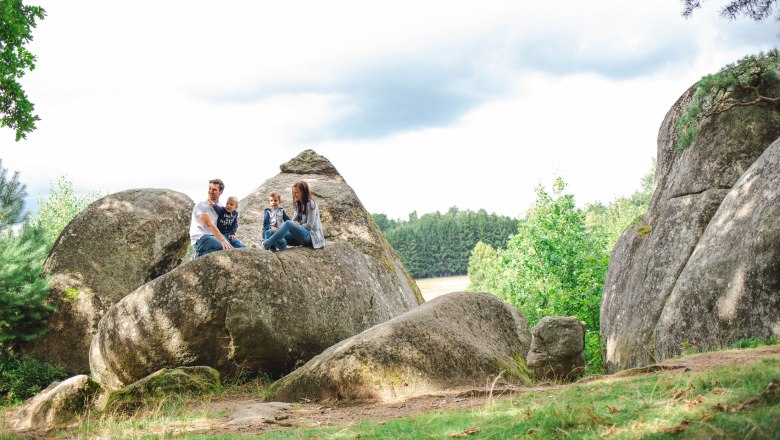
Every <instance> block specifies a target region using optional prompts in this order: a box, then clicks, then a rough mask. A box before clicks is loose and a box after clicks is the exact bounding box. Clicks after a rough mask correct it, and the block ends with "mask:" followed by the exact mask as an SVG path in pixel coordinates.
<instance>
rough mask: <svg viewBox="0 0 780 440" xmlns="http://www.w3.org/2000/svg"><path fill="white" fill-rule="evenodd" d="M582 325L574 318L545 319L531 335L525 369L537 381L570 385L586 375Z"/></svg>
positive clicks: (583, 325)
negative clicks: (547, 380) (559, 382)
mask: <svg viewBox="0 0 780 440" xmlns="http://www.w3.org/2000/svg"><path fill="white" fill-rule="evenodd" d="M584 351H585V324H584V323H583V322H582V321H580V320H579V319H577V318H575V317H563V316H546V317H544V318H542V319H541V320H540V321H539V322H538V323H537V324H536V327H534V329H533V331H532V332H531V349H530V350H529V351H528V368H530V369H531V370H532V371H533V374H534V379H537V380H544V379H550V380H556V381H558V380H563V381H573V380H574V379H576V378H578V377H580V376H581V375H582V374H583V373H584V372H585V354H584Z"/></svg>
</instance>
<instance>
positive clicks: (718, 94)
mask: <svg viewBox="0 0 780 440" xmlns="http://www.w3.org/2000/svg"><path fill="white" fill-rule="evenodd" d="M779 72H780V51H778V50H777V49H774V50H771V51H769V52H767V53H766V54H764V53H760V54H758V55H749V56H746V57H745V58H743V59H741V60H739V61H738V62H736V63H733V64H728V65H726V66H725V67H723V68H722V69H721V70H720V71H718V72H717V73H714V74H710V75H707V76H705V77H703V78H702V79H700V80H699V81H698V82H697V83H696V84H695V85H694V87H695V89H696V92H695V93H694V95H693V98H692V99H691V102H690V104H688V106H687V107H686V108H685V110H684V112H683V114H682V116H681V117H680V119H679V120H678V121H677V133H678V135H679V138H678V141H677V151H682V150H684V149H686V148H688V147H689V146H690V145H691V144H692V143H693V141H694V140H695V139H696V136H697V134H698V132H699V128H700V127H701V124H702V123H703V122H704V120H706V119H709V118H712V117H714V116H717V115H720V114H722V113H725V112H727V111H729V110H731V109H733V108H736V107H748V106H752V105H757V104H761V103H765V104H769V105H780V94H778V96H773V94H777V93H778V92H777V87H773V86H775V85H777V84H778V83H780V75H779ZM767 91H769V92H770V93H769V94H768V93H767Z"/></svg>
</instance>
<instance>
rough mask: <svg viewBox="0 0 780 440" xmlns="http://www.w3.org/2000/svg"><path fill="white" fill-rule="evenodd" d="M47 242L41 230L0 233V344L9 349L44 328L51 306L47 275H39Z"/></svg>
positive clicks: (41, 331)
mask: <svg viewBox="0 0 780 440" xmlns="http://www.w3.org/2000/svg"><path fill="white" fill-rule="evenodd" d="M47 253H48V246H47V243H46V239H45V238H44V233H43V230H42V229H40V228H37V227H33V226H25V227H24V228H22V232H21V234H20V235H18V236H17V235H13V234H11V233H10V231H8V232H4V233H2V235H0V348H2V349H3V351H9V350H12V349H13V348H14V347H15V346H17V345H19V344H20V343H22V342H27V341H31V340H33V339H35V338H36V337H38V336H39V335H41V334H43V333H44V332H45V331H46V318H47V316H48V314H49V313H50V312H51V311H52V310H53V307H51V306H49V305H47V304H46V297H47V296H48V295H49V279H48V278H44V277H43V276H42V272H43V263H44V261H45V260H46V255H47Z"/></svg>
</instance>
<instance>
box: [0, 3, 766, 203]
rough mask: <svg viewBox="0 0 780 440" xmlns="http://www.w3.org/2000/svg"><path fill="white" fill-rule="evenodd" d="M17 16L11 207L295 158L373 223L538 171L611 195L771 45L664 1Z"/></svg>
mask: <svg viewBox="0 0 780 440" xmlns="http://www.w3.org/2000/svg"><path fill="white" fill-rule="evenodd" d="M37 3H40V4H41V6H43V7H44V8H46V10H47V12H48V17H47V18H46V19H45V20H44V21H42V22H41V23H40V24H39V27H38V29H36V30H35V33H34V35H35V40H34V42H33V44H32V46H31V50H32V51H33V52H34V53H35V54H36V55H37V56H38V59H39V62H38V68H37V70H35V71H34V72H32V73H31V74H29V75H28V76H27V77H26V78H25V81H24V85H25V89H26V90H27V92H28V94H29V96H30V99H31V100H32V101H33V102H34V103H35V104H36V111H37V112H38V113H39V115H40V116H41V117H42V118H43V120H42V121H41V122H40V124H39V129H38V130H37V131H36V132H34V133H32V134H30V135H29V140H28V141H23V142H20V143H14V142H13V140H12V139H13V133H11V132H10V131H9V130H7V129H6V130H4V131H0V157H2V158H3V166H4V167H5V168H9V169H11V170H19V171H21V172H22V176H21V177H22V180H23V181H24V182H25V183H27V184H28V187H29V188H30V192H31V193H35V192H36V191H39V190H41V189H45V188H47V187H48V183H49V181H51V180H53V179H55V178H56V177H57V176H59V175H61V174H67V175H68V176H69V177H70V178H71V179H72V180H73V182H74V183H75V184H76V186H77V187H79V188H84V189H91V188H106V189H107V190H109V191H119V190H123V189H128V188H133V187H168V188H172V189H176V190H179V191H183V192H185V193H187V194H189V195H190V196H191V197H193V198H202V196H203V194H202V193H203V191H204V188H205V182H206V181H207V180H208V179H210V178H213V177H216V176H220V177H221V178H223V179H224V180H225V181H226V182H227V184H228V188H227V190H226V191H228V192H230V193H231V194H234V195H237V196H239V197H243V196H245V195H246V194H248V193H249V192H250V191H252V190H253V189H254V188H255V187H257V186H258V185H260V184H261V183H262V182H263V181H264V180H265V179H267V178H268V177H271V176H272V175H273V174H275V173H277V172H278V166H279V164H281V163H283V162H285V161H287V160H289V159H290V158H291V157H293V156H294V155H295V154H297V153H298V152H300V151H301V150H303V149H305V148H310V147H311V148H314V149H315V150H317V151H318V152H320V153H321V154H324V155H325V156H326V157H328V158H329V159H331V161H332V162H333V163H334V164H335V166H336V167H337V168H338V169H339V170H340V171H341V172H342V173H343V174H344V176H345V177H346V178H347V181H348V182H349V183H350V184H351V185H352V186H353V187H354V188H355V190H356V191H357V193H358V195H359V196H360V197H361V199H362V200H363V202H364V203H365V204H366V206H367V207H368V208H369V210H371V211H373V212H385V213H387V214H389V215H390V216H392V217H405V216H406V214H408V213H409V212H411V211H412V210H417V211H418V212H419V213H423V212H430V211H433V210H437V209H438V210H446V209H447V208H449V207H450V206H453V205H457V206H458V207H460V208H463V209H466V208H470V209H478V208H486V209H488V211H497V212H499V213H502V214H507V215H513V216H514V215H517V214H519V213H521V212H522V211H524V210H525V209H526V208H527V207H528V205H529V204H530V203H531V201H532V199H533V189H534V187H535V186H536V185H537V183H544V184H546V185H549V184H550V183H551V181H552V178H553V177H554V176H555V175H560V176H562V177H564V179H566V180H567V182H569V184H570V185H569V189H570V190H571V191H573V192H574V193H575V194H576V195H577V199H578V201H579V202H580V203H585V202H590V201H594V200H596V199H600V200H605V201H606V200H610V199H612V198H614V197H615V196H617V195H623V194H628V193H630V192H632V191H633V190H635V189H636V188H637V187H638V184H639V179H640V178H641V176H642V175H643V174H644V173H645V172H646V171H647V170H648V168H649V166H650V158H651V157H652V156H653V155H654V153H655V139H656V133H657V129H658V126H659V125H660V122H661V120H662V119H663V116H664V114H665V112H666V110H667V109H668V108H669V107H670V106H671V105H672V103H674V101H675V100H676V99H677V97H678V96H679V95H680V94H681V93H682V92H683V91H684V90H685V88H687V87H688V86H689V85H691V84H692V83H693V82H694V81H696V80H697V79H698V78H699V77H701V76H702V75H704V74H706V73H709V72H712V71H714V70H716V69H717V68H719V67H720V66H722V65H723V64H725V63H727V62H732V61H734V60H736V59H738V58H739V57H741V56H744V55H745V54H748V53H753V52H757V51H759V50H766V49H768V48H769V47H771V46H773V45H776V44H777V39H776V38H775V34H776V31H775V30H774V28H773V26H772V23H767V24H762V25H756V24H754V23H751V22H748V23H745V22H734V23H732V22H727V21H724V20H722V19H720V18H719V17H718V16H717V10H715V9H714V7H712V6H709V5H705V9H703V10H701V11H697V12H696V14H695V15H694V17H693V19H691V20H688V21H685V20H683V19H682V18H681V17H680V16H679V12H680V9H681V4H680V3H679V2H675V1H672V2H639V3H637V2H624V1H618V0H600V1H591V2H567V3H560V2H557V3H556V2H553V3H549V2H548V3H544V2H533V3H531V4H526V3H520V2H516V1H510V0H506V1H495V2H488V3H484V2H483V3H481V4H478V3H476V2H445V1H435V2H411V1H405V0H404V1H395V2H387V3H380V4H377V3H367V2H359V1H333V2H314V1H311V2H308V1H303V2H293V3H291V2H276V3H270V2H249V1H233V2H225V3H220V4H217V3H214V2H205V1H191V2H183V1H166V2H153V1H151V0H141V1H138V2H134V3H133V4H132V5H130V4H118V3H112V2H99V1H96V0H90V1H87V0H74V1H71V2H61V1H53V0H41V1H39V2H37ZM399 94H406V95H404V96H399ZM396 98H397V99H396ZM371 102H373V103H374V104H375V105H373V106H371V105H367V104H366V103H371ZM423 110H424V111H423ZM399 111H402V112H404V114H406V115H407V116H408V115H415V116H414V118H413V119H414V120H413V121H411V122H412V123H410V122H409V121H404V120H403V118H398V121H395V120H391V117H393V116H398V113H397V112H399ZM402 116H403V115H402ZM399 121H400V122H399ZM382 122H385V125H383V126H382V127H380V128H381V130H374V131H373V132H371V131H370V130H366V127H365V126H366V125H368V124H369V123H370V124H375V125H376V124H377V123H382ZM414 122H419V124H414ZM361 125H364V126H361ZM361 130H363V132H361ZM361 133H373V136H374V137H373V138H368V137H366V136H363V138H361V137H360V136H361Z"/></svg>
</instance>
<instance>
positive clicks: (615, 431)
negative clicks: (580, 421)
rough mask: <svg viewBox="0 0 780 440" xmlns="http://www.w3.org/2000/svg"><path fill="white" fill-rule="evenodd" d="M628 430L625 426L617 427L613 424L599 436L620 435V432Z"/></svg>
mask: <svg viewBox="0 0 780 440" xmlns="http://www.w3.org/2000/svg"><path fill="white" fill-rule="evenodd" d="M626 431H627V429H625V428H616V427H615V426H614V425H613V426H611V427H610V428H609V429H607V430H606V431H604V432H602V433H601V435H600V436H599V437H609V436H610V435H618V434H622V433H624V432H626Z"/></svg>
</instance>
